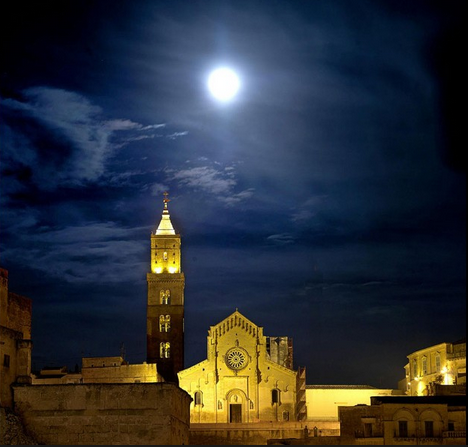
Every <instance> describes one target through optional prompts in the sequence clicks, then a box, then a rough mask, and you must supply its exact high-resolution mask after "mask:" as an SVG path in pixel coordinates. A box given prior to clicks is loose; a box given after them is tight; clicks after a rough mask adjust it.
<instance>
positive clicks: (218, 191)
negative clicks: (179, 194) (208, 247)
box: [166, 166, 254, 207]
mask: <svg viewBox="0 0 468 447" xmlns="http://www.w3.org/2000/svg"><path fill="white" fill-rule="evenodd" d="M166 172H167V173H168V180H169V181H175V182H177V184H178V185H179V186H182V187H185V188H187V187H188V188H192V189H194V190H195V191H202V192H205V193H208V194H211V195H214V196H216V198H217V199H218V200H219V202H221V203H223V204H224V205H225V206H226V207H230V206H232V205H235V204H237V203H239V202H240V201H243V200H246V199H248V198H249V197H251V196H252V195H253V193H254V189H253V188H249V189H246V190H243V191H240V192H235V191H234V189H235V187H236V186H237V179H236V176H235V172H234V170H233V168H229V169H226V168H224V169H221V168H220V169H215V168H213V167H210V166H197V167H194V168H188V169H182V170H180V171H175V170H172V169H171V170H167V171H166Z"/></svg>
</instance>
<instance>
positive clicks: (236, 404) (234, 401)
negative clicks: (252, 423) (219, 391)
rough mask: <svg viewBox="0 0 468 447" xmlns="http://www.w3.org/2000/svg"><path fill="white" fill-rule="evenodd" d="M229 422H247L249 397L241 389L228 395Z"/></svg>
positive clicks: (234, 390)
mask: <svg viewBox="0 0 468 447" xmlns="http://www.w3.org/2000/svg"><path fill="white" fill-rule="evenodd" d="M226 402H227V406H228V408H227V419H228V420H227V421H228V422H229V423H230V424H240V423H242V422H247V417H246V415H247V402H248V399H247V396H246V394H245V393H244V392H243V391H242V390H240V389H233V390H231V391H229V392H228V393H227V395H226Z"/></svg>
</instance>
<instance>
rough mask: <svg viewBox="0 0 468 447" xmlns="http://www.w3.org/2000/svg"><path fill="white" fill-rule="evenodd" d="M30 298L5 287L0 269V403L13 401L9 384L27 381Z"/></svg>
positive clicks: (30, 313)
mask: <svg viewBox="0 0 468 447" xmlns="http://www.w3.org/2000/svg"><path fill="white" fill-rule="evenodd" d="M31 317H32V301H31V300H30V299H29V298H26V297H24V296H21V295H17V294H16V293H12V292H9V290H8V271H7V270H5V269H2V268H0V405H1V406H4V407H11V406H12V404H13V400H12V393H11V388H10V386H11V385H12V384H13V383H15V382H21V383H30V380H31V378H30V374H31V350H32V341H31Z"/></svg>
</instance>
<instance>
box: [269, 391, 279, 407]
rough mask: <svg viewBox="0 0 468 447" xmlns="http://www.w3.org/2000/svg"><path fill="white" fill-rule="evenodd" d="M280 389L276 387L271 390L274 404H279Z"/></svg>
mask: <svg viewBox="0 0 468 447" xmlns="http://www.w3.org/2000/svg"><path fill="white" fill-rule="evenodd" d="M279 394H280V392H279V390H277V389H274V390H271V403H272V404H279V397H280V396H279Z"/></svg>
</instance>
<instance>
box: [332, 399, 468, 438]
mask: <svg viewBox="0 0 468 447" xmlns="http://www.w3.org/2000/svg"><path fill="white" fill-rule="evenodd" d="M339 418H340V423H341V444H345V445H420V444H424V445H466V403H465V397H464V396H427V397H411V396H382V397H372V398H371V405H370V406H369V405H357V406H354V407H339Z"/></svg>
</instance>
